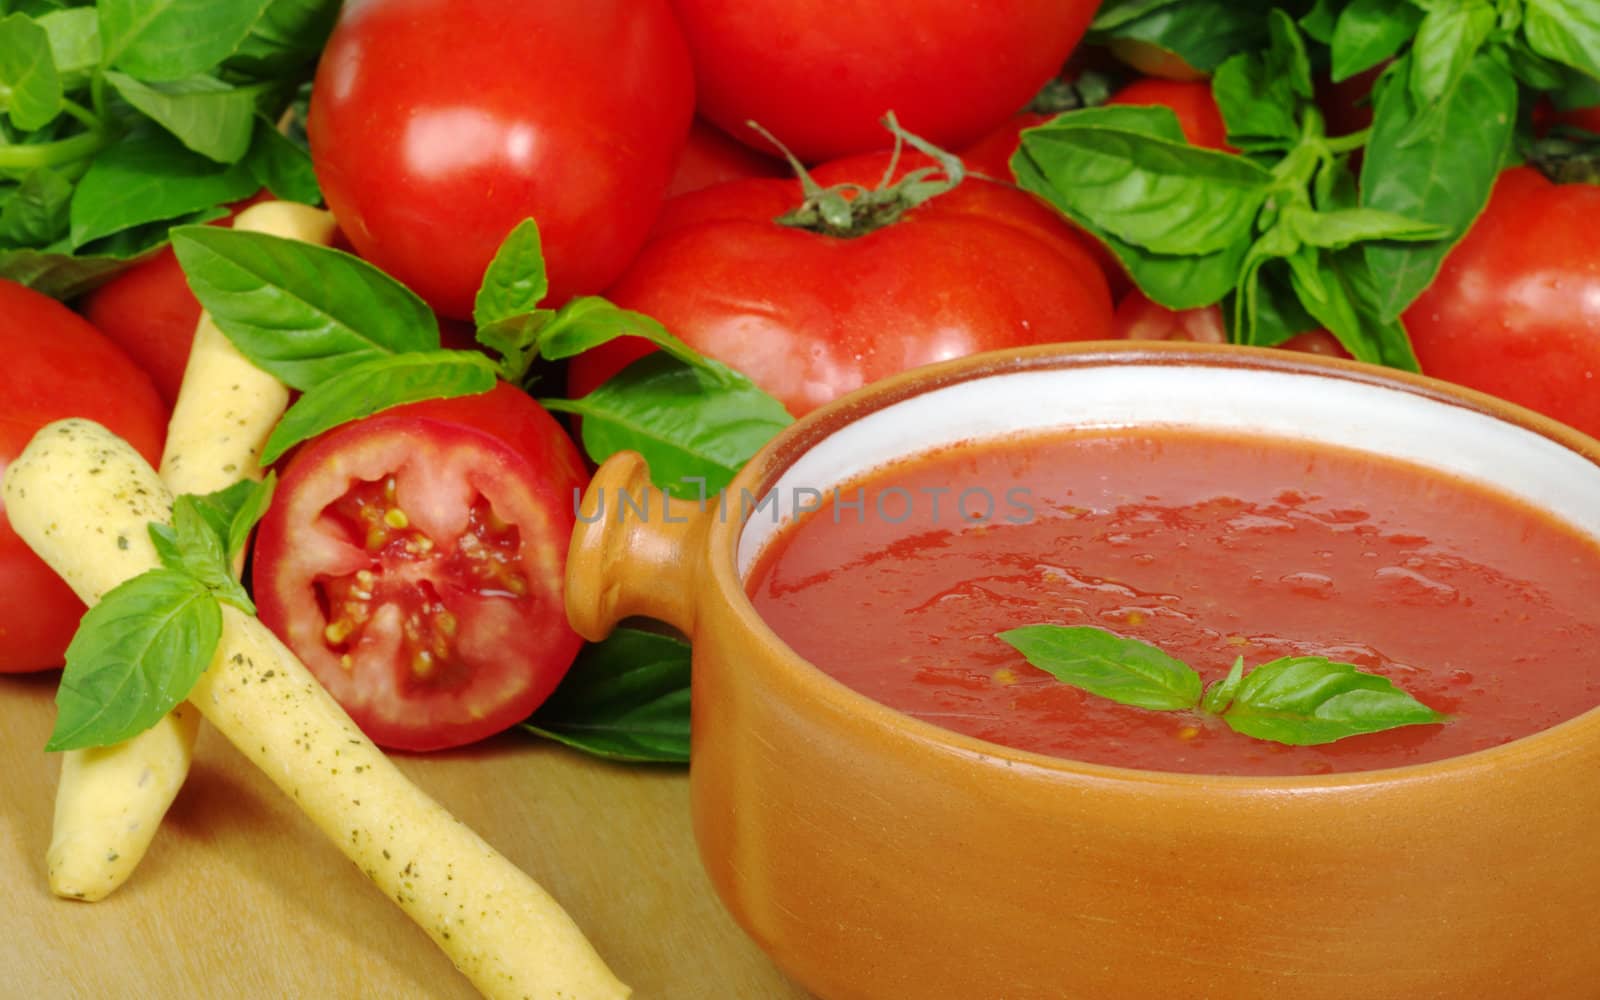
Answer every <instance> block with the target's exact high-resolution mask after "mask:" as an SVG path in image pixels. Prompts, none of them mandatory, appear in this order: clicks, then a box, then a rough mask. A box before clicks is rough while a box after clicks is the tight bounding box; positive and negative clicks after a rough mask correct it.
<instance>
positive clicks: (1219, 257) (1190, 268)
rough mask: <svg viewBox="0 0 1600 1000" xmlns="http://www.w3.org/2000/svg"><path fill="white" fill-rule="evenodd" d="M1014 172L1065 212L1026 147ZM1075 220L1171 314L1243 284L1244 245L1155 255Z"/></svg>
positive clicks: (1013, 166)
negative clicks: (1188, 253) (1194, 253)
mask: <svg viewBox="0 0 1600 1000" xmlns="http://www.w3.org/2000/svg"><path fill="white" fill-rule="evenodd" d="M1128 110H1133V109H1128ZM1162 110H1167V109H1162ZM1073 113H1074V114H1081V113H1082V112H1073ZM1168 116H1169V117H1170V116H1171V112H1170V111H1168ZM1171 122H1172V125H1173V127H1174V128H1176V127H1177V118H1176V117H1171ZM1179 135H1180V136H1181V135H1182V133H1181V132H1180V133H1179ZM1024 143H1026V133H1024ZM1011 171H1012V173H1013V175H1015V177H1016V178H1017V185H1018V186H1019V187H1021V188H1022V189H1023V190H1025V191H1031V192H1033V193H1034V194H1037V195H1039V196H1040V197H1042V198H1044V199H1045V200H1046V201H1049V202H1051V203H1052V204H1055V205H1056V207H1057V208H1061V205H1060V204H1059V203H1057V202H1056V201H1055V197H1054V192H1055V185H1054V184H1053V183H1052V182H1051V181H1050V180H1049V179H1048V178H1046V177H1045V176H1044V175H1043V174H1042V173H1041V172H1040V170H1039V168H1038V167H1037V166H1035V164H1034V161H1033V159H1032V158H1031V157H1030V156H1029V155H1028V152H1027V149H1026V145H1024V146H1023V147H1022V148H1021V149H1020V150H1019V151H1018V153H1017V155H1016V156H1014V157H1012V159H1011ZM1063 211H1065V209H1063ZM1067 214H1068V215H1071V214H1072V213H1070V212H1068V213H1067ZM1073 221H1074V222H1076V223H1077V224H1078V225H1079V226H1080V227H1081V228H1083V229H1084V230H1085V231H1086V232H1088V233H1089V235H1091V236H1093V237H1094V238H1095V239H1097V240H1099V241H1100V242H1101V243H1103V244H1105V246H1106V247H1107V248H1108V249H1110V250H1111V252H1112V253H1114V254H1116V255H1117V259H1118V260H1120V261H1121V262H1122V265H1123V266H1124V267H1126V268H1127V269H1128V273H1129V274H1130V275H1131V276H1132V277H1133V280H1134V283H1135V284H1137V285H1138V286H1139V289H1140V291H1142V292H1144V293H1145V295H1147V296H1149V297H1150V298H1151V299H1153V300H1154V301H1156V302H1158V303H1160V304H1161V305H1164V306H1166V307H1167V308H1168V309H1194V308H1198V307H1200V306H1208V305H1211V304H1212V303H1215V302H1219V301H1221V300H1222V298H1223V297H1224V296H1225V295H1227V294H1228V293H1229V292H1231V291H1232V290H1233V287H1234V284H1235V283H1236V282H1237V281H1238V279H1239V271H1240V268H1241V267H1242V266H1243V264H1244V257H1245V253H1246V251H1247V250H1248V247H1247V246H1246V245H1245V244H1244V243H1240V244H1239V245H1238V246H1235V247H1231V248H1229V249H1227V250H1224V251H1222V252H1220V253H1215V254H1203V255H1199V256H1183V255H1177V254H1155V253H1150V252H1149V251H1147V250H1145V249H1143V248H1142V247H1137V246H1134V245H1133V244H1131V243H1125V242H1123V241H1122V240H1119V239H1117V238H1115V237H1114V236H1112V235H1111V234H1109V233H1107V232H1106V231H1105V230H1103V229H1101V228H1100V227H1098V226H1096V225H1095V224H1094V223H1092V222H1090V221H1089V220H1088V219H1085V218H1080V217H1076V216H1074V217H1073Z"/></svg>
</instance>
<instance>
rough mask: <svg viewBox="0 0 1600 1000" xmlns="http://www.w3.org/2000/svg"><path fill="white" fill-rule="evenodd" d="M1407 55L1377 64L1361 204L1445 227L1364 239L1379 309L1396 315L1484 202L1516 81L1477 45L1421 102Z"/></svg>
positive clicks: (1510, 121)
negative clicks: (1435, 236) (1449, 84)
mask: <svg viewBox="0 0 1600 1000" xmlns="http://www.w3.org/2000/svg"><path fill="white" fill-rule="evenodd" d="M1407 61H1408V60H1407V58H1402V59H1401V60H1400V61H1399V62H1397V63H1395V66H1394V68H1392V69H1391V70H1390V71H1389V72H1388V73H1385V76H1384V81H1385V82H1384V83H1383V85H1382V86H1380V88H1379V91H1378V96H1377V104H1376V108H1375V111H1374V120H1373V125H1372V138H1371V141H1370V142H1368V144H1367V148H1366V155H1365V158H1364V161H1363V163H1362V168H1361V204H1362V206H1363V207H1366V208H1377V209H1383V210H1384V211H1388V212H1394V213H1396V214H1398V215H1403V216H1406V217H1407V218H1411V219H1416V220H1418V221H1424V222H1433V223H1438V224H1439V225H1442V226H1444V227H1445V229H1446V236H1445V237H1444V238H1442V239H1439V240H1436V241H1433V242H1429V243H1418V244H1407V245H1404V246H1395V245H1391V244H1384V243H1374V244H1369V245H1368V246H1366V247H1364V248H1363V249H1364V252H1365V253H1366V258H1367V264H1368V266H1369V268H1370V271H1371V273H1372V275H1373V276H1374V277H1375V278H1376V280H1377V289H1378V294H1377V299H1376V306H1377V313H1378V317H1379V318H1380V319H1381V320H1383V321H1384V322H1392V321H1394V320H1396V319H1398V318H1399V316H1400V314H1401V313H1402V312H1404V311H1405V309H1406V307H1407V306H1409V305H1410V304H1411V303H1412V302H1413V301H1415V299H1416V297H1417V296H1418V295H1421V294H1422V291H1423V289H1425V288H1427V287H1428V284H1429V283H1430V282H1432V281H1433V278H1434V276H1435V275H1436V274H1438V273H1439V267H1440V265H1442V264H1443V262H1444V257H1445V255H1446V254H1447V253H1449V251H1450V248H1451V247H1452V246H1453V245H1454V244H1455V242H1456V241H1457V240H1459V239H1460V238H1461V236H1462V235H1463V234H1465V233H1466V231H1467V229H1468V227H1470V226H1471V225H1472V222H1473V220H1474V219H1476V218H1477V217H1478V213H1479V212H1481V211H1483V206H1484V205H1485V204H1487V203H1488V200H1489V192H1490V190H1491V189H1492V188H1493V187H1494V180H1495V177H1496V176H1498V174H1499V172H1500V168H1501V166H1502V165H1503V163H1504V161H1505V157H1506V154H1507V152H1508V151H1509V150H1510V148H1511V140H1512V136H1513V132H1514V128H1515V123H1516V117H1517V85H1516V81H1515V80H1514V79H1512V77H1511V74H1510V73H1509V72H1508V71H1507V70H1506V69H1505V67H1504V66H1502V65H1501V64H1500V63H1499V62H1497V61H1496V60H1495V59H1493V58H1492V57H1491V56H1489V55H1488V54H1479V55H1478V56H1477V58H1475V59H1474V60H1473V61H1472V62H1471V63H1470V64H1469V65H1468V66H1467V69H1466V72H1465V73H1464V74H1463V75H1462V77H1461V80H1460V82H1459V83H1458V84H1457V85H1456V86H1455V87H1454V88H1453V89H1452V90H1451V91H1450V92H1449V93H1447V94H1445V95H1444V97H1443V98H1442V99H1441V100H1440V101H1439V103H1438V104H1437V105H1435V106H1434V107H1432V108H1429V109H1426V110H1423V109H1420V108H1418V107H1417V105H1416V104H1415V102H1414V101H1413V99H1412V95H1411V91H1410V88H1409V87H1407V86H1406V85H1405V83H1404V81H1405V79H1406V77H1407V75H1409V69H1408V67H1407Z"/></svg>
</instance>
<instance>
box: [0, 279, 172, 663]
mask: <svg viewBox="0 0 1600 1000" xmlns="http://www.w3.org/2000/svg"><path fill="white" fill-rule="evenodd" d="M0 357H4V358H5V364H4V365H0V399H3V400H4V401H5V402H4V406H3V407H0V475H3V474H4V472H5V468H6V466H7V465H9V464H10V463H11V461H12V460H13V459H15V458H16V457H17V455H19V454H20V453H21V452H22V449H23V448H24V447H26V446H27V444H28V442H29V441H30V440H32V439H33V435H34V434H35V433H36V432H37V431H38V430H39V428H41V427H43V426H44V425H45V424H48V423H50V422H51V421H54V420H60V419H62V418H65V417H85V418H87V419H89V420H93V421H95V422H97V423H100V424H103V425H105V426H106V427H107V428H109V429H110V430H112V431H114V432H115V433H117V434H118V435H120V436H122V437H123V438H125V439H127V441H128V443H129V444H131V445H133V447H134V448H135V449H137V450H138V452H139V454H141V455H143V456H144V457H145V458H146V459H148V460H149V461H150V462H151V463H152V464H154V463H156V462H159V461H160V460H161V443H162V440H163V439H164V438H165V437H166V430H167V408H166V406H164V405H163V404H162V402H161V397H160V396H158V395H157V394H156V390H155V387H154V386H152V385H151V384H150V379H149V376H147V375H146V374H145V373H144V372H143V371H141V370H140V369H139V367H138V366H137V365H135V364H134V363H133V361H132V360H131V359H129V357H128V356H127V354H126V353H124V352H123V351H122V350H121V349H120V348H118V347H117V345H116V344H114V343H112V342H111V341H110V340H108V339H107V338H106V337H105V336H103V335H102V334H101V333H100V332H99V331H97V330H96V329H95V328H94V327H93V326H91V325H90V324H89V322H88V321H87V320H85V319H83V318H82V317H81V316H79V315H78V314H77V313H74V312H73V311H72V310H70V309H68V308H67V307H66V306H64V305H62V304H61V303H59V302H57V301H55V300H54V299H51V298H49V297H48V296H45V295H43V294H41V293H39V292H36V291H34V290H32V289H31V288H24V287H23V286H22V285H19V284H17V283H15V282H12V281H6V280H3V279H0ZM4 514H5V505H4V503H3V502H0V672H4V673H12V672H17V671H25V670H45V669H49V668H51V667H59V666H61V661H62V657H63V655H64V654H65V653H66V650H67V643H68V642H70V641H71V639H72V634H73V632H75V631H76V630H77V627H78V619H79V618H81V617H83V612H84V607H83V602H82V601H80V600H78V598H77V597H76V596H74V594H73V593H72V591H71V590H70V589H69V588H68V587H67V585H66V584H65V583H63V582H61V578H60V577H58V576H57V575H56V574H55V571H53V570H51V569H50V567H48V566H46V565H45V564H44V562H43V560H41V559H40V558H39V557H38V556H36V555H34V554H33V551H32V550H31V549H29V548H28V546H27V544H26V543H25V542H23V540H22V539H21V538H18V537H17V533H16V532H15V531H13V530H12V528H11V522H10V521H8V520H6V518H5V517H4Z"/></svg>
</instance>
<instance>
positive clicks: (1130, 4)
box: [1090, 0, 1183, 31]
mask: <svg viewBox="0 0 1600 1000" xmlns="http://www.w3.org/2000/svg"><path fill="white" fill-rule="evenodd" d="M1182 2H1183V0H1106V2H1105V3H1104V4H1101V5H1100V9H1099V10H1098V11H1096V12H1095V16H1094V23H1093V24H1091V25H1090V28H1091V30H1094V31H1110V30H1111V29H1112V28H1118V27H1121V26H1122V25H1124V24H1127V23H1128V22H1129V21H1133V20H1137V19H1138V18H1141V17H1143V16H1145V15H1146V14H1148V13H1150V12H1151V11H1153V10H1156V9H1158V8H1161V7H1171V6H1172V5H1174V4H1177V3H1182Z"/></svg>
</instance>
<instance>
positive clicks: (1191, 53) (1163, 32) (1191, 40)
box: [1096, 0, 1266, 72]
mask: <svg viewBox="0 0 1600 1000" xmlns="http://www.w3.org/2000/svg"><path fill="white" fill-rule="evenodd" d="M1261 14H1262V11H1261V9H1260V7H1258V6H1257V5H1255V4H1252V3H1239V2H1238V0H1182V2H1181V3H1165V4H1159V5H1154V6H1152V7H1150V8H1149V9H1148V10H1146V11H1145V12H1144V13H1142V14H1141V15H1140V16H1138V17H1133V18H1128V19H1122V20H1120V21H1119V23H1115V24H1113V25H1112V26H1111V27H1108V28H1104V29H1101V28H1099V24H1100V23H1102V22H1097V25H1096V27H1097V31H1096V37H1097V40H1099V41H1102V42H1104V41H1108V40H1109V41H1111V42H1112V43H1113V48H1115V44H1114V43H1116V42H1119V41H1134V42H1144V43H1146V44H1148V45H1154V46H1155V47H1156V48H1159V49H1163V50H1165V51H1167V52H1171V53H1174V54H1175V55H1177V56H1179V57H1181V58H1182V59H1183V61H1184V62H1186V63H1188V64H1189V65H1190V66H1192V67H1194V68H1195V69H1197V70H1200V71H1202V72H1210V71H1211V70H1214V69H1216V68H1217V67H1218V66H1219V65H1221V64H1222V62H1223V60H1225V59H1227V58H1228V57H1229V56H1231V55H1233V54H1234V53H1235V52H1241V51H1246V50H1249V49H1255V48H1259V47H1260V46H1261V43H1262V42H1263V41H1264V39H1265V37H1266V32H1265V30H1264V28H1265V24H1264V19H1263V18H1262V16H1261Z"/></svg>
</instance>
